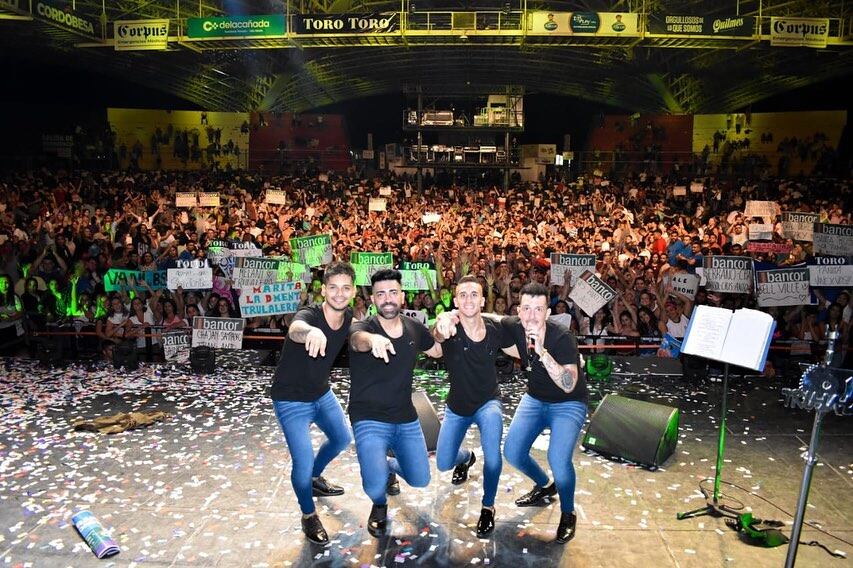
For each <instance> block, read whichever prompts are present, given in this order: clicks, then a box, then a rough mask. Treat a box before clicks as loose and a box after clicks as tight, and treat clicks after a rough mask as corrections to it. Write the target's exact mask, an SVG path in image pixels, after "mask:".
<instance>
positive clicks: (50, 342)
mask: <svg viewBox="0 0 853 568" xmlns="http://www.w3.org/2000/svg"><path fill="white" fill-rule="evenodd" d="M35 346H36V357H37V358H38V361H39V363H40V364H41V365H42V366H43V367H58V366H60V365H62V360H63V358H64V353H63V348H62V342H61V341H60V340H59V338H45V339H39V340H38V341H36V342H35Z"/></svg>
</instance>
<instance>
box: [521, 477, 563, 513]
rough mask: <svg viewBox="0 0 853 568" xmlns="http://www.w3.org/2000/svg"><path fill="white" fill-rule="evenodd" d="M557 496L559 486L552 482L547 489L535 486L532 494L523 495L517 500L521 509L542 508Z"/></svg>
mask: <svg viewBox="0 0 853 568" xmlns="http://www.w3.org/2000/svg"><path fill="white" fill-rule="evenodd" d="M556 494H557V485H556V484H555V483H554V482H553V481H552V482H551V484H550V485H548V486H546V487H539V486H538V485H535V486H534V487H533V489H532V490H531V491H530V493H527V494H525V495H522V496H521V497H519V498H518V499H516V500H515V504H516V505H518V506H519V507H541V506H542V505H547V504H548V503H550V502H551V501H550V499H551V498H552V497H554V496H555V495H556Z"/></svg>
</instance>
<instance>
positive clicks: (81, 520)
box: [71, 511, 120, 558]
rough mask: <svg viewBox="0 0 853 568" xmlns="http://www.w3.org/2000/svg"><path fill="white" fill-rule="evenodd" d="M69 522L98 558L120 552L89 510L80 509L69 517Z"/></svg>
mask: <svg viewBox="0 0 853 568" xmlns="http://www.w3.org/2000/svg"><path fill="white" fill-rule="evenodd" d="M71 522H72V523H74V527H75V528H76V529H77V531H78V532H79V533H80V536H82V537H83V540H85V541H86V544H88V545H89V548H91V549H92V552H94V553H95V556H97V557H98V558H105V557H107V556H112V555H113V554H118V553H119V552H120V551H119V547H118V544H116V541H114V540H113V538H112V537H111V536H110V535H109V533H108V532H107V530H106V529H105V528H104V526H103V525H102V524H101V521H99V520H98V519H96V518H95V515H93V514H92V513H91V512H90V511H80V512H79V513H77V514H76V515H74V516H73V517H71Z"/></svg>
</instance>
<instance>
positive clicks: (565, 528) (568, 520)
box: [556, 513, 578, 544]
mask: <svg viewBox="0 0 853 568" xmlns="http://www.w3.org/2000/svg"><path fill="white" fill-rule="evenodd" d="M577 522H578V518H577V516H576V515H575V514H574V513H562V514H561V515H560V524H559V525H558V526H557V538H556V541H557V542H559V543H560V544H565V543H567V542H569V541H570V540H572V539H573V538H575V526H576V525H577Z"/></svg>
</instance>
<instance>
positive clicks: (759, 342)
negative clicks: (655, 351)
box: [675, 306, 776, 520]
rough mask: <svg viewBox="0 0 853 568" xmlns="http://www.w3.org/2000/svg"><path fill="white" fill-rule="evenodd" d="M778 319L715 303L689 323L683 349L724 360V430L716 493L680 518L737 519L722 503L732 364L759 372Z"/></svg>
mask: <svg viewBox="0 0 853 568" xmlns="http://www.w3.org/2000/svg"><path fill="white" fill-rule="evenodd" d="M775 328H776V322H775V321H774V320H773V318H772V317H771V316H770V315H769V314H766V313H764V312H758V311H755V310H748V309H740V310H737V311H735V312H732V311H731V310H727V309H723V308H716V307H711V306H696V308H694V310H693V314H692V315H691V317H690V323H688V325H687V331H686V333H685V334H684V340H683V341H682V345H681V352H682V353H685V354H688V355H696V356H699V357H702V358H704V359H710V360H712V361H718V362H721V363H723V365H724V366H723V401H722V415H721V416H720V425H719V428H720V433H719V436H718V440H717V463H716V467H715V468H714V493H713V495H712V496H711V499H710V501H708V494H707V493H706V492H705V490H704V489H703V488H701V485H700V489H701V491H702V494H703V495H704V496H705V501H706V502H705V506H704V507H699V508H698V509H693V510H692V511H685V512H683V513H676V515H675V518H676V519H678V520H684V519H690V518H693V517H699V516H702V515H710V516H712V517H729V518H733V519H736V518H737V517H738V514H739V511H738V510H737V509H733V508H731V507H728V506H726V505H725V504H723V503H721V498H720V482H721V477H722V471H723V454H724V453H725V445H726V414H727V408H726V406H727V405H726V402H727V397H728V390H729V365H730V364H734V365H736V366H739V367H747V368H750V369H753V370H756V371H758V372H761V371H762V370H763V369H764V363H765V361H766V359H767V351H768V349H769V348H770V340H771V338H772V337H773V330H774V329H775Z"/></svg>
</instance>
